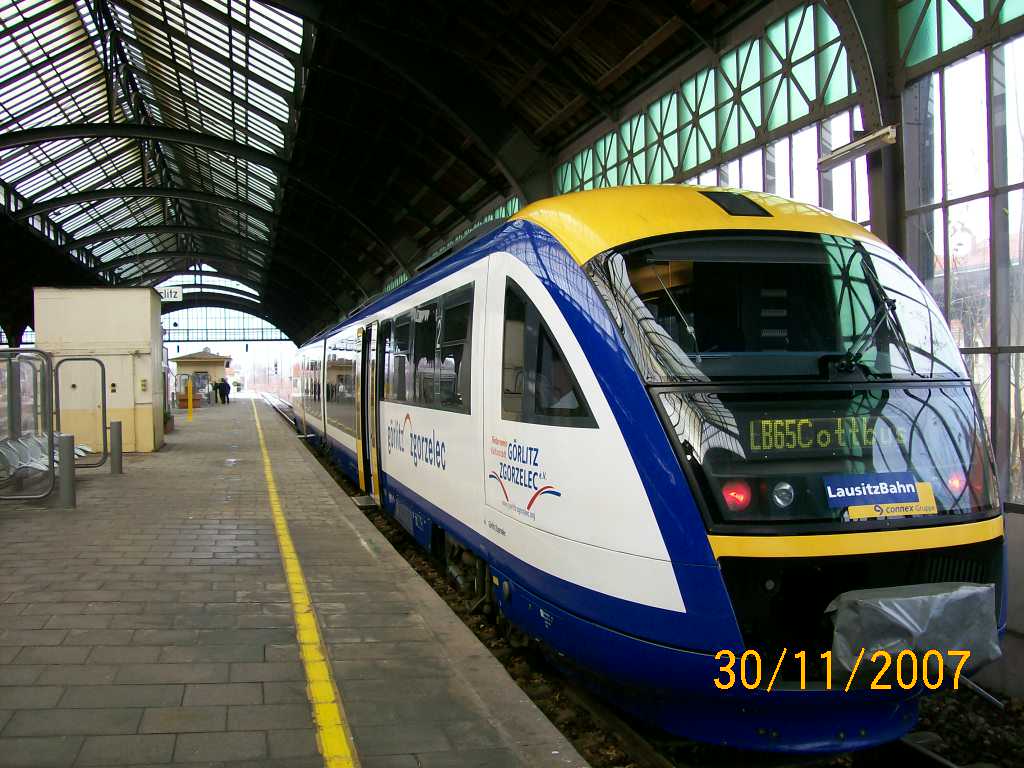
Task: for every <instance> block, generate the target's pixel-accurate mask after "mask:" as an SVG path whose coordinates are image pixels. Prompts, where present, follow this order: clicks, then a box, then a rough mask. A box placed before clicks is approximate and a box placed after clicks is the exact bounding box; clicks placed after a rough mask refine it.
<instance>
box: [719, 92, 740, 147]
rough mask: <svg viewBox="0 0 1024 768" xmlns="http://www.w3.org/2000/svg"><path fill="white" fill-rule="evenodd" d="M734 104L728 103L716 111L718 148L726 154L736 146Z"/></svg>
mask: <svg viewBox="0 0 1024 768" xmlns="http://www.w3.org/2000/svg"><path fill="white" fill-rule="evenodd" d="M736 137H737V130H736V104H735V103H734V102H729V103H728V104H726V105H725V106H724V107H722V108H721V109H719V110H718V148H719V149H721V150H722V151H723V152H728V151H729V150H730V149H733V148H734V147H735V146H736V141H737V138H736Z"/></svg>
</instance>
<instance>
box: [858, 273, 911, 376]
mask: <svg viewBox="0 0 1024 768" xmlns="http://www.w3.org/2000/svg"><path fill="white" fill-rule="evenodd" d="M861 258H862V259H863V258H864V256H863V255H861ZM864 276H865V277H867V278H868V279H869V280H870V281H871V285H872V286H873V287H874V289H875V291H876V292H877V293H878V295H879V296H880V297H881V299H882V306H884V307H886V312H885V314H886V319H887V321H888V324H889V330H890V331H891V332H892V335H893V341H895V342H896V346H897V347H899V350H900V354H901V355H903V358H904V359H905V360H906V361H907V365H909V366H910V372H911V373H913V374H914V375H915V376H916V375H917V369H916V368H915V367H914V356H913V354H911V352H910V344H908V343H907V337H906V336H905V335H904V334H903V326H902V325H900V319H899V317H898V316H897V315H896V301H895V300H894V299H890V298H889V294H888V293H887V292H886V290H885V288H884V287H882V283H881V281H880V280H879V279H878V275H876V274H875V271H874V270H873V269H871V268H870V265H865V269H864ZM875 333H877V329H876V330H875V331H874V332H872V334H871V337H872V338H874V336H875Z"/></svg>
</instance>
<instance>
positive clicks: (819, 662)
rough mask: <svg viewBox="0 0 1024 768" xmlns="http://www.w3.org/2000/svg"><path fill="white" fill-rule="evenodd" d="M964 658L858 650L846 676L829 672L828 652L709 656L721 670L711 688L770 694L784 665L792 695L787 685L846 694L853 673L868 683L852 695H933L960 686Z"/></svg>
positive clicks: (934, 652)
mask: <svg viewBox="0 0 1024 768" xmlns="http://www.w3.org/2000/svg"><path fill="white" fill-rule="evenodd" d="M970 656H971V652H970V651H956V650H948V651H945V652H943V651H939V650H934V649H933V650H929V651H925V652H924V653H918V652H916V651H912V650H909V649H906V650H902V651H899V652H898V653H895V654H894V653H891V652H889V651H884V650H876V651H868V650H866V649H864V648H861V649H860V652H859V653H858V654H857V658H856V660H855V662H854V664H853V668H852V669H851V670H850V671H849V672H847V671H846V670H845V669H842V668H838V665H835V667H834V665H833V663H832V651H825V652H824V653H811V654H808V653H807V651H796V652H791V651H790V650H789V649H788V648H783V649H782V652H781V653H779V655H778V657H777V658H776V657H774V656H773V657H771V658H768V657H765V658H764V659H763V660H762V657H761V653H760V652H759V651H754V650H750V651H744V652H743V653H741V654H739V655H738V656H737V655H736V653H735V652H734V651H730V650H721V651H719V652H718V653H716V654H715V659H716V660H717V661H719V662H721V666H720V667H719V668H718V675H717V676H716V677H715V678H714V683H715V687H716V688H719V689H721V690H723V691H728V690H730V689H732V688H737V687H739V688H746V689H747V690H749V691H753V690H757V689H763V690H765V691H771V690H773V688H774V687H775V686H776V684H781V683H782V680H781V679H779V672H780V670H781V669H782V665H783V663H784V662H788V666H787V671H786V673H785V674H784V675H783V677H784V678H785V680H786V685H785V687H786V688H787V689H788V690H793V683H799V688H800V690H805V689H807V688H808V687H810V688H813V689H815V690H820V689H821V688H822V686H824V688H825V689H826V690H833V689H836V690H842V691H847V692H848V691H850V689H851V686H853V682H854V679H855V678H857V676H858V673H859V674H860V675H861V679H863V680H864V682H868V681H869V680H870V683H869V684H868V685H867V686H864V685H860V684H858V685H857V686H856V690H863V689H864V688H865V687H867V688H868V689H870V690H873V691H891V690H893V689H894V688H902V689H903V690H906V691H909V690H911V689H913V688H916V687H917V686H918V684H921V685H923V686H924V687H925V688H927V689H928V690H930V691H934V690H936V689H938V688H940V687H941V686H942V685H943V684H944V683H945V684H949V683H950V682H951V683H952V685H953V688H954V689H956V688H957V687H958V686H959V684H960V672H961V671H962V670H963V668H964V665H965V664H966V663H967V659H969V658H970ZM762 661H763V663H762ZM812 670H814V671H812ZM808 681H810V683H808Z"/></svg>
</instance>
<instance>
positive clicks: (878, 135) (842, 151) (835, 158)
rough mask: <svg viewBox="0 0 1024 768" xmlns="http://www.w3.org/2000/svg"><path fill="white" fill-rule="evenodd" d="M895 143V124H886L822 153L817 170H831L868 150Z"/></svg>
mask: <svg viewBox="0 0 1024 768" xmlns="http://www.w3.org/2000/svg"><path fill="white" fill-rule="evenodd" d="M895 143H896V126H895V125H887V126H886V127H885V128H879V129H878V130H877V131H872V132H871V133H868V134H865V135H864V136H861V137H860V138H859V139H855V140H854V141H851V142H850V143H849V144H844V145H843V146H841V147H839V148H838V149H834V150H832V151H831V152H829V153H828V154H827V155H822V156H821V157H820V158H818V171H819V172H821V173H824V172H825V171H831V170H832V169H833V168H835V167H836V166H839V165H842V164H843V163H848V162H850V161H851V160H856V159H857V158H858V157H863V156H864V155H866V154H868V153H870V152H874V151H875V150H876V149H881V148H882V147H887V146H891V145H892V144H895Z"/></svg>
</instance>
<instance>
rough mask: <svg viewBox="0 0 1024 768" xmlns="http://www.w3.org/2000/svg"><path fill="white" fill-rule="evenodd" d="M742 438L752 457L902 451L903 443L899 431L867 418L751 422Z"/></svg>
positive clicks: (791, 418)
mask: <svg viewBox="0 0 1024 768" xmlns="http://www.w3.org/2000/svg"><path fill="white" fill-rule="evenodd" d="M745 437H746V441H747V449H748V450H749V451H750V452H751V453H753V454H779V453H786V452H796V451H800V452H807V451H810V452H814V453H820V452H822V451H834V452H844V453H845V452H848V451H860V450H870V449H872V448H874V447H875V446H881V447H884V448H888V447H891V446H900V447H903V446H905V445H906V441H907V436H906V434H905V433H904V431H903V429H901V428H899V427H896V426H894V425H892V424H889V423H887V422H885V421H883V420H881V419H878V418H877V417H869V416H827V417H820V416H818V417H814V418H809V417H807V418H797V417H788V418H762V419H751V420H750V421H749V422H748V424H747V429H746V433H745Z"/></svg>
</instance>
